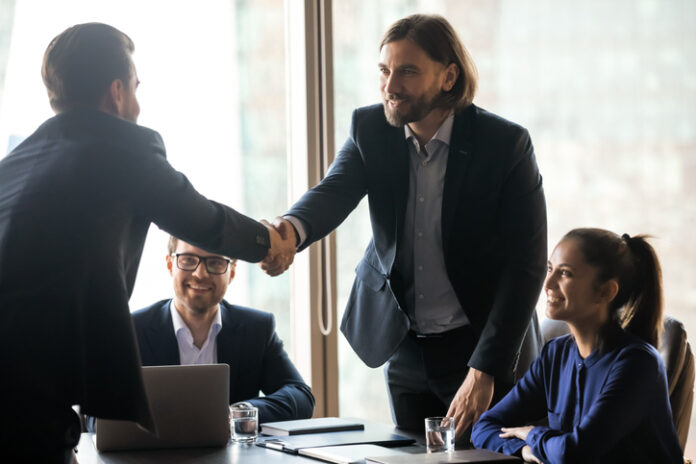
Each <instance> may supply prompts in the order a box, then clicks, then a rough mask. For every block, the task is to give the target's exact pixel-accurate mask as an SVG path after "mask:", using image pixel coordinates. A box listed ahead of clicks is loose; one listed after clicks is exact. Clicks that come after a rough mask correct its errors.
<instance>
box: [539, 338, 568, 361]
mask: <svg viewBox="0 0 696 464" xmlns="http://www.w3.org/2000/svg"><path fill="white" fill-rule="evenodd" d="M574 348H575V339H573V336H572V335H571V334H566V335H561V336H560V337H556V338H553V339H551V340H549V341H548V342H547V343H546V344H545V345H544V347H543V348H542V349H541V354H540V355H539V356H540V357H541V358H542V359H558V358H565V357H567V356H568V355H569V354H570V353H571V350H573V349H574Z"/></svg>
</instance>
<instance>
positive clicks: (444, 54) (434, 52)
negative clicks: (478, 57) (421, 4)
mask: <svg viewBox="0 0 696 464" xmlns="http://www.w3.org/2000/svg"><path fill="white" fill-rule="evenodd" d="M402 39H408V40H410V41H411V42H413V43H415V44H416V45H418V46H419V47H420V48H422V49H423V51H424V52H425V53H426V54H427V55H428V56H429V57H430V59H432V60H433V61H437V62H439V63H442V64H443V65H445V66H449V64H450V63H454V64H456V65H457V67H458V68H459V76H458V77H457V81H456V82H455V83H454V86H453V87H452V89H450V91H449V92H446V93H445V94H444V98H443V100H442V104H443V106H449V107H451V108H455V109H461V108H464V107H465V106H467V105H469V104H470V103H471V102H472V101H473V100H474V95H475V94H476V82H477V81H478V73H477V71H476V66H475V65H474V61H473V60H472V59H471V56H470V55H469V52H468V51H467V50H466V48H465V47H464V45H463V44H462V42H461V41H460V40H459V37H458V36H457V33H456V32H455V30H454V29H453V28H452V26H451V25H450V23H449V22H448V21H447V20H446V19H445V18H443V17H442V16H438V15H422V14H414V15H411V16H407V17H405V18H403V19H400V20H398V21H397V22H395V23H394V24H392V25H391V27H390V28H389V29H388V30H387V32H386V33H385V34H384V36H383V37H382V42H380V44H379V49H380V50H382V47H384V46H385V45H386V44H388V43H391V42H396V41H397V40H402Z"/></svg>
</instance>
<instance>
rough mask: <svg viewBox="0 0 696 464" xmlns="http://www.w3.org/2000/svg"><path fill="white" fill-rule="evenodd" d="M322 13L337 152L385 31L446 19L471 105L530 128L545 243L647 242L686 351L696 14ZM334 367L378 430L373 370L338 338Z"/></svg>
mask: <svg viewBox="0 0 696 464" xmlns="http://www.w3.org/2000/svg"><path fill="white" fill-rule="evenodd" d="M333 8H334V11H333V15H334V21H333V28H334V36H333V43H334V56H333V59H334V76H335V77H334V79H335V84H334V85H335V116H334V119H335V121H336V123H335V127H336V135H335V140H336V147H337V148H336V149H337V150H338V149H339V148H340V146H341V145H342V143H343V142H344V140H345V138H346V136H347V134H348V125H349V123H350V114H351V111H352V109H353V108H355V107H358V106H362V105H367V104H372V103H377V102H379V94H378V84H377V66H376V65H377V61H378V57H379V52H378V49H377V47H378V46H379V41H380V39H381V35H382V34H383V33H384V31H385V30H386V29H387V27H388V26H389V25H390V24H391V23H392V22H394V21H395V20H397V19H399V18H401V17H403V16H406V15H408V14H412V13H418V12H428V13H430V12H432V13H438V14H441V15H443V16H445V17H446V18H448V19H449V20H450V22H451V23H452V24H453V26H454V27H455V29H456V30H457V32H458V34H459V35H460V38H461V39H462V41H463V42H464V44H465V45H466V46H467V48H468V49H469V52H470V53H471V54H472V56H473V58H474V61H475V63H476V65H477V66H478V70H479V75H480V87H479V91H478V93H477V97H476V99H475V100H474V102H475V104H477V105H478V106H481V107H483V108H486V109H487V110H489V111H492V112H494V113H497V114H499V115H501V116H503V117H505V118H507V119H510V120H512V121H515V122H517V123H519V124H521V125H523V126H525V127H527V128H528V129H529V131H530V134H531V136H532V140H533V142H534V144H535V151H536V156H537V161H538V163H539V167H540V169H541V172H542V175H543V176H544V183H545V191H546V200H547V208H548V221H549V247H550V248H552V247H553V246H555V244H556V243H557V242H558V240H559V239H560V238H561V237H562V235H563V234H564V233H565V232H567V231H568V230H570V229H572V228H574V227H583V226H593V227H602V228H607V229H610V230H613V231H616V232H618V233H629V234H631V235H635V234H638V233H648V234H651V235H654V236H655V239H654V240H653V241H652V243H653V244H654V245H655V247H656V250H657V252H658V254H659V256H660V259H661V262H662V266H663V272H664V286H665V312H666V314H669V315H672V316H674V317H676V318H678V319H680V320H681V321H682V322H684V323H685V324H686V328H687V331H688V333H689V335H690V340H691V341H692V342H691V344H692V346H693V345H694V340H696V338H694V337H696V313H695V312H694V311H693V309H694V307H696V293H695V292H694V286H693V283H694V282H695V281H696V267H695V266H694V264H693V263H694V262H696V243H695V242H694V240H692V238H691V237H692V236H693V232H692V229H693V227H694V218H696V189H694V182H693V178H694V177H695V176H696V163H694V152H696V81H695V80H694V77H693V76H695V75H696V59H695V58H696V41H694V40H692V39H693V32H692V31H693V30H694V28H695V27H696V4H694V3H693V2H689V1H686V0H670V1H665V2H655V1H651V0H639V1H629V0H625V1H616V2H577V1H570V0H564V1H558V0H535V1H531V2H517V1H513V0H502V1H490V2H480V1H473V0H470V1H461V0H440V1H417V0H411V1H408V0H403V1H399V0H394V1H387V2H380V3H374V2H370V1H368V0H363V1H353V2H334V5H333ZM356 37H359V38H360V39H359V40H356ZM361 208H362V209H361V210H360V209H359V210H358V211H356V212H354V213H353V215H352V217H351V218H350V219H349V220H348V221H346V223H345V224H344V225H342V226H341V227H340V228H339V229H338V232H337V243H338V247H337V248H338V256H337V262H338V293H339V302H338V310H339V312H341V311H342V310H343V307H344V305H345V301H346V298H347V295H348V292H349V290H350V286H351V284H352V281H353V278H354V272H353V269H354V268H355V266H356V265H357V263H358V261H359V260H360V257H361V256H362V252H363V251H364V248H365V246H366V245H367V242H368V240H369V237H370V234H371V232H370V224H369V218H368V215H367V208H366V207H365V205H363V206H361ZM359 238H360V239H359ZM539 313H540V316H542V317H543V307H542V306H541V305H539ZM339 317H340V316H339ZM339 359H340V371H339V394H340V404H341V413H342V414H346V413H349V414H350V415H359V416H364V417H371V418H374V419H378V420H382V421H384V420H386V419H387V418H388V417H389V416H388V409H386V410H385V402H386V386H385V381H384V377H383V374H382V372H381V369H377V370H371V369H369V368H367V367H366V366H364V365H363V364H362V362H361V361H360V360H359V359H358V357H357V356H356V355H355V354H354V353H353V352H352V349H351V348H350V347H349V346H348V344H347V343H346V341H345V339H344V338H343V337H340V338H339ZM692 417H693V416H692ZM693 454H696V421H694V420H693V419H692V426H691V439H690V440H689V444H688V445H687V451H686V455H693Z"/></svg>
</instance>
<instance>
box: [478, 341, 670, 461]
mask: <svg viewBox="0 0 696 464" xmlns="http://www.w3.org/2000/svg"><path fill="white" fill-rule="evenodd" d="M543 418H547V419H548V424H549V425H548V427H545V426H538V427H534V428H533V429H532V430H531V431H530V432H529V434H528V435H527V440H526V443H525V441H523V440H520V439H518V438H500V437H499V436H498V435H499V434H500V433H501V432H500V428H501V427H518V426H524V425H530V424H532V423H535V422H536V423H538V421H540V420H541V419H543ZM471 440H472V442H473V443H474V446H476V447H477V448H487V449H490V450H494V451H498V452H502V453H505V454H509V455H513V454H516V453H518V452H519V451H520V450H521V449H522V447H523V446H524V445H525V444H527V445H529V446H530V447H531V449H532V453H534V455H535V456H536V457H538V458H539V459H541V460H542V461H543V462H545V463H549V464H557V463H588V464H589V463H623V462H631V463H660V464H663V463H667V464H668V463H675V464H676V463H682V462H683V458H682V450H681V448H680V446H679V441H678V439H677V434H676V431H675V429H674V423H673V422H672V410H671V408H670V404H669V395H668V390H667V376H666V373H665V366H664V363H663V362H662V358H660V356H659V354H658V353H657V350H655V348H653V347H652V346H651V345H649V344H648V343H645V342H643V341H641V340H639V339H637V338H635V337H633V336H631V335H630V334H628V333H623V334H622V335H620V336H619V340H618V342H617V343H616V344H615V347H614V348H613V349H611V350H608V351H607V352H605V353H604V354H600V353H599V352H598V351H594V352H592V354H590V356H588V357H587V358H585V359H583V358H582V357H581V356H580V353H579V352H578V348H577V345H576V344H575V340H574V339H573V337H572V336H571V335H566V336H563V337H559V338H556V339H554V340H552V341H550V342H549V343H547V344H546V346H544V348H543V350H542V352H541V355H540V356H539V358H538V359H536V360H535V361H534V363H533V364H532V366H531V367H530V368H529V371H527V373H526V374H525V375H524V377H522V379H520V381H519V382H518V383H517V385H515V387H514V388H513V389H512V390H511V391H510V393H508V394H507V395H506V396H505V397H504V398H503V399H502V400H501V401H500V402H499V403H498V404H497V405H495V406H494V407H493V408H492V409H490V410H489V411H487V412H486V413H485V414H483V415H482V416H481V418H480V420H479V421H478V422H477V423H476V425H475V426H474V429H473V431H472V434H471Z"/></svg>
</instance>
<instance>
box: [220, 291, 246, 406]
mask: <svg viewBox="0 0 696 464" xmlns="http://www.w3.org/2000/svg"><path fill="white" fill-rule="evenodd" d="M220 311H221V314H220V316H221V318H222V329H221V330H220V333H218V336H217V340H216V343H217V352H218V353H217V355H218V363H224V364H227V365H229V366H230V398H233V397H234V395H233V391H234V386H235V379H236V378H237V371H238V370H239V363H238V362H236V361H235V360H236V359H238V358H239V356H240V353H243V352H244V350H243V349H242V348H243V336H244V333H243V331H242V330H240V329H241V328H240V326H239V323H238V322H237V320H236V318H235V317H234V307H233V306H232V305H230V304H229V303H227V302H226V301H225V300H222V302H220Z"/></svg>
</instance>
